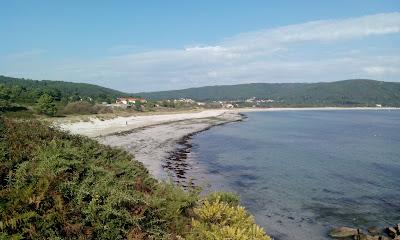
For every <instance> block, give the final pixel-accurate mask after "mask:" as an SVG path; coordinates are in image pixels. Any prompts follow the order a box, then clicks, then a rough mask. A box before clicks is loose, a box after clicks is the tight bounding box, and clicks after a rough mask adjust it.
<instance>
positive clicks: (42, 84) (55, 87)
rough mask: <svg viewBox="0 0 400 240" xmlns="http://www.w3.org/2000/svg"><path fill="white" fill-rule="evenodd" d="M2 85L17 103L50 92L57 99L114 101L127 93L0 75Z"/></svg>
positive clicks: (98, 87)
mask: <svg viewBox="0 0 400 240" xmlns="http://www.w3.org/2000/svg"><path fill="white" fill-rule="evenodd" d="M0 85H3V86H4V87H5V88H7V89H8V90H7V91H8V92H9V100H10V101H12V102H15V103H25V104H31V103H32V102H33V103H34V102H36V101H37V99H39V97H40V96H42V95H43V94H48V95H50V96H51V97H53V98H54V100H55V101H61V102H71V101H78V100H81V99H83V100H87V99H92V100H94V101H96V102H102V101H105V102H107V101H114V100H115V98H116V97H120V96H126V95H127V94H126V93H123V92H120V91H117V90H113V89H109V88H105V87H100V86H97V85H93V84H87V83H72V82H63V81H49V80H42V81H38V80H29V79H22V78H12V77H5V76H0Z"/></svg>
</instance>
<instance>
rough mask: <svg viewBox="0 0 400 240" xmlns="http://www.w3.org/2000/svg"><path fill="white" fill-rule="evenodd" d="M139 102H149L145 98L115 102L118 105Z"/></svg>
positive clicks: (121, 99) (118, 99)
mask: <svg viewBox="0 0 400 240" xmlns="http://www.w3.org/2000/svg"><path fill="white" fill-rule="evenodd" d="M137 102H140V103H145V102H147V101H146V99H143V98H133V97H131V98H117V100H116V101H115V103H116V104H135V103H137Z"/></svg>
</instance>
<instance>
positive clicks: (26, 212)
mask: <svg viewBox="0 0 400 240" xmlns="http://www.w3.org/2000/svg"><path fill="white" fill-rule="evenodd" d="M0 140H1V144H0V150H1V155H0V157H1V158H2V159H1V160H2V161H1V165H0V177H1V179H0V183H1V189H0V232H1V235H0V236H1V237H2V238H5V239H9V238H16V239H22V238H27V239H38V238H40V239H57V238H59V239H60V238H62V239H79V238H80V239H124V238H127V237H129V236H131V239H172V238H173V237H174V236H179V235H181V234H185V233H186V232H187V231H188V227H189V225H188V224H185V223H189V222H190V220H189V218H188V215H187V214H188V211H187V209H188V208H191V207H192V206H194V204H195V203H196V201H197V194H196V193H194V192H185V191H183V190H180V189H178V188H177V187H174V186H172V185H167V184H164V183H159V182H157V181H156V180H154V179H153V178H152V177H151V176H150V175H149V174H148V172H147V170H146V169H145V168H144V167H143V165H142V164H141V163H139V162H137V161H132V156H131V155H129V154H128V153H126V152H124V151H121V150H117V149H113V148H110V147H106V146H103V145H100V144H98V143H97V142H95V141H93V140H91V139H88V138H85V137H80V136H73V135H68V134H66V133H63V132H60V131H56V130H54V129H51V128H48V127H46V126H44V125H43V124H41V123H39V122H36V121H22V120H18V121H16V120H6V121H3V122H2V128H1V138H0ZM140 236H141V237H140ZM138 237H140V238H138Z"/></svg>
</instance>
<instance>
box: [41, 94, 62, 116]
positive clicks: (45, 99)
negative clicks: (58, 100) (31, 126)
mask: <svg viewBox="0 0 400 240" xmlns="http://www.w3.org/2000/svg"><path fill="white" fill-rule="evenodd" d="M36 111H37V112H38V113H41V114H45V115H47V116H54V115H55V114H56V112H57V108H56V105H55V104H54V99H53V97H52V96H50V95H48V94H43V95H42V96H40V98H39V99H38V100H37V103H36Z"/></svg>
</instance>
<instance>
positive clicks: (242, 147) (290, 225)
mask: <svg viewBox="0 0 400 240" xmlns="http://www.w3.org/2000/svg"><path fill="white" fill-rule="evenodd" d="M246 115H247V116H248V118H247V119H246V120H245V121H243V122H238V123H231V124H228V125H225V126H219V127H215V128H212V129H210V130H209V131H206V132H202V133H199V134H198V135H196V136H194V137H193V139H192V140H191V144H192V146H193V147H192V149H191V153H190V154H189V156H188V159H189V161H191V162H192V165H193V168H192V169H191V171H190V172H188V175H189V176H191V177H193V178H194V179H195V181H196V182H197V184H201V185H205V186H206V190H207V191H210V190H228V191H234V192H236V193H238V194H239V195H240V196H241V200H242V203H243V204H244V205H245V206H246V207H247V209H249V210H250V211H251V212H252V213H253V214H254V215H255V217H256V220H257V222H258V223H259V224H260V225H262V226H263V227H265V230H266V231H267V232H268V233H269V234H271V235H273V236H274V237H275V238H276V239H327V235H326V234H327V231H328V230H329V229H330V228H331V227H334V226H354V227H368V226H382V227H383V226H387V225H393V224H395V223H398V222H400V184H399V183H400V111H399V110H357V111H354V110H342V111H282V112H252V113H246Z"/></svg>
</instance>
